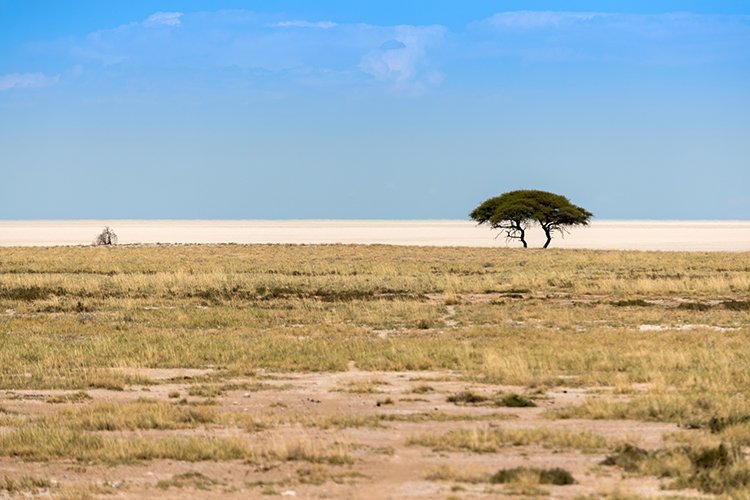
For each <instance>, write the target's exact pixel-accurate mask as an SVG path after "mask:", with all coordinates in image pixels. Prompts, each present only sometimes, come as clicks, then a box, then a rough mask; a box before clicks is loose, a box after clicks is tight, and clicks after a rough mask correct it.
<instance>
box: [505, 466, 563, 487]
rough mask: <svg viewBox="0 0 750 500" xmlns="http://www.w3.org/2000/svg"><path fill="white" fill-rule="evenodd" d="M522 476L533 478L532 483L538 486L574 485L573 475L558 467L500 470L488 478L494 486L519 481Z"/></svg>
mask: <svg viewBox="0 0 750 500" xmlns="http://www.w3.org/2000/svg"><path fill="white" fill-rule="evenodd" d="M522 476H533V481H534V482H536V483H538V484H553V485H556V486H565V485H568V484H575V479H573V475H572V474H571V473H570V472H568V471H566V470H565V469H562V468H560V467H553V468H551V469H535V468H529V467H516V468H514V469H500V470H499V471H497V472H496V473H495V474H493V475H492V477H490V482H491V483H496V484H505V483H513V482H517V481H519V479H520V478H521V477H522Z"/></svg>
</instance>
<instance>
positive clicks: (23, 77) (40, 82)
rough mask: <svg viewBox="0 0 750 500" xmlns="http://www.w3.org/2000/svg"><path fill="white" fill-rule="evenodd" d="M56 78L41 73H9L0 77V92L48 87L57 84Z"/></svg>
mask: <svg viewBox="0 0 750 500" xmlns="http://www.w3.org/2000/svg"><path fill="white" fill-rule="evenodd" d="M57 81H58V77H57V76H54V77H50V76H46V75H44V74H43V73H11V74H8V75H0V91H3V90H10V89H20V88H40V87H48V86H50V85H54V84H55V83H57Z"/></svg>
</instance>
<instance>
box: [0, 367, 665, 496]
mask: <svg viewBox="0 0 750 500" xmlns="http://www.w3.org/2000/svg"><path fill="white" fill-rule="evenodd" d="M210 373H211V371H210V370H188V369H170V370H142V371H138V372H137V374H138V375H143V376H146V377H149V378H150V379H152V380H157V381H162V382H163V383H162V384H161V385H153V386H149V387H127V388H126V389H125V390H124V391H107V390H99V389H97V390H90V391H87V394H88V396H89V398H86V399H82V398H79V399H77V400H76V399H74V398H69V399H70V401H68V399H65V398H64V397H62V396H65V395H66V394H68V393H74V391H7V392H5V393H3V394H2V396H0V404H2V407H3V408H6V410H7V411H9V412H14V413H16V414H18V415H23V416H26V417H28V418H36V417H39V416H43V415H45V414H47V415H49V414H53V413H55V412H57V411H60V410H61V409H62V408H85V407H87V405H91V404H94V403H99V404H106V403H118V404H121V403H128V402H134V401H138V400H143V399H148V400H157V401H161V402H164V403H170V404H175V405H179V404H183V405H184V404H190V402H191V401H194V402H198V401H202V400H205V399H206V398H201V397H190V398H185V399H181V398H182V397H183V396H186V395H188V394H189V393H190V391H191V388H192V387H195V386H196V385H197V384H199V383H204V381H203V380H202V379H201V377H204V376H205V375H207V374H210ZM196 377H197V379H195V380H194V378H196ZM212 383H214V384H215V385H216V386H218V387H220V388H223V390H221V391H218V392H217V394H216V395H215V396H214V397H212V398H211V403H212V404H211V405H210V407H211V408H212V411H215V412H216V414H217V415H218V417H217V418H216V420H215V421H213V422H211V423H206V424H205V425H197V426H196V427H195V428H188V429H176V430H135V431H117V432H112V431H99V432H97V433H96V435H99V436H109V437H116V438H121V439H129V438H148V439H152V440H153V439H162V438H165V437H170V436H171V437H191V436H192V437H200V438H208V439H223V438H231V439H236V438H239V439H242V440H246V441H247V442H248V443H252V444H253V445H255V446H259V447H266V448H274V447H280V446H288V444H284V443H289V442H295V443H300V442H301V443H306V444H305V446H308V447H311V449H313V448H316V447H317V448H321V449H322V448H325V447H331V446H334V447H335V446H338V447H341V449H342V450H345V453H346V455H347V456H348V457H350V460H349V461H348V462H345V463H344V462H342V463H340V464H337V463H316V462H315V460H310V459H305V458H304V457H301V458H299V459H293V460H287V461H274V460H268V461H267V463H264V461H260V463H247V462H243V461H237V460H227V461H211V462H203V461H197V462H184V461H174V460H154V461H151V462H143V463H134V464H124V465H114V466H112V465H110V466H107V465H101V464H96V463H94V464H82V463H75V462H70V461H67V460H65V461H55V460H51V461H48V462H24V461H21V460H19V459H15V458H7V457H6V458H2V459H0V469H2V470H3V474H5V475H6V476H7V477H17V478H21V477H24V476H39V477H43V478H48V479H49V480H50V481H51V484H52V486H51V487H50V488H49V490H50V491H52V492H53V493H54V492H55V491H66V489H70V488H79V489H80V488H84V489H85V488H88V489H89V490H90V491H91V492H93V493H94V494H100V493H101V494H103V492H106V493H107V494H111V493H115V494H116V495H117V496H118V498H143V497H150V498H180V497H184V495H185V494H186V492H189V494H190V496H191V497H194V498H214V497H216V496H223V497H226V498H247V497H248V496H250V497H260V496H265V495H276V496H280V495H282V494H285V495H286V496H292V494H294V495H295V496H297V497H302V498H352V497H355V496H356V497H357V498H404V497H407V498H434V497H436V496H444V495H445V496H447V495H450V494H451V492H452V490H460V491H461V494H462V495H463V496H469V497H485V496H487V497H490V496H495V495H498V494H504V493H507V491H506V489H505V488H507V487H508V486H504V485H491V484H489V483H486V484H485V483H482V484H474V483H462V482H461V481H444V480H437V479H434V478H432V479H428V477H430V473H431V471H434V470H435V469H436V468H440V467H443V468H444V467H464V468H466V467H468V468H472V467H473V468H475V469H477V470H479V469H481V470H483V471H488V472H494V471H496V470H499V469H503V468H507V469H511V468H518V467H526V468H538V469H547V468H555V467H561V468H564V469H565V470H567V471H569V472H570V473H571V474H572V475H573V477H574V478H575V480H576V483H575V484H574V485H571V486H544V488H543V490H544V491H545V492H546V493H545V494H548V495H552V496H554V497H557V498H573V497H575V496H577V495H599V494H602V492H605V491H609V490H611V489H613V488H619V489H620V490H621V491H629V492H632V493H634V494H637V495H646V496H661V495H666V494H670V492H669V491H663V490H661V489H660V486H661V483H660V481H659V480H658V479H657V478H651V479H645V480H644V479H643V478H628V477H624V476H623V475H622V474H621V473H620V472H618V470H617V469H613V468H602V467H600V466H599V465H598V464H599V463H600V462H601V461H602V459H603V458H604V457H605V456H606V453H605V451H604V450H602V451H601V452H589V453H583V452H581V451H577V450H574V449H555V448H547V447H545V446H541V445H529V446H512V445H508V446H504V447H501V448H500V449H499V450H498V451H497V452H494V453H471V452H466V451H453V452H445V451H434V450H433V449H431V448H429V447H425V446H415V445H410V444H409V439H410V438H412V437H413V436H417V435H420V434H424V433H437V434H440V433H447V432H450V431H455V430H462V429H463V430H469V431H472V432H483V431H488V432H489V431H492V430H493V429H502V430H509V431H511V430H533V429H539V428H545V429H552V430H558V431H563V432H570V433H577V432H584V431H585V432H589V433H594V434H596V435H600V436H602V437H604V438H606V439H607V440H611V441H613V442H614V441H618V440H627V441H629V442H632V443H635V444H637V445H638V446H641V447H644V448H647V449H656V448H659V447H663V446H664V444H665V436H667V435H668V434H670V433H672V432H674V431H675V430H677V427H676V426H674V425H671V424H662V423H645V422H635V421H620V420H617V421H613V420H610V421H607V420H596V421H590V420H573V419H571V420H550V419H548V418H546V416H545V413H546V412H547V411H548V410H550V409H557V408H563V407H566V406H571V405H577V404H581V403H583V402H584V401H585V399H586V398H587V397H592V395H595V397H609V396H607V395H606V393H605V394H603V391H604V389H603V388H591V389H589V390H584V389H580V388H555V390H554V391H549V392H547V393H545V394H529V391H528V390H527V389H526V388H524V387H516V386H498V385H488V384H478V383H468V382H466V381H462V380H460V377H459V374H458V373H457V372H451V371H444V372H362V371H358V370H356V367H354V366H352V367H351V369H350V371H346V372H337V373H295V374H284V373H266V372H260V373H258V374H257V376H256V377H245V378H232V379H226V380H220V381H218V382H212ZM259 384H262V385H259ZM144 389H146V390H144ZM253 389H257V390H253ZM461 391H470V392H471V393H472V394H478V395H482V398H478V401H480V402H479V403H477V404H455V403H451V402H449V401H448V400H449V397H450V396H451V395H452V394H456V393H459V392H461ZM511 393H513V394H526V395H527V396H529V397H532V398H534V401H535V403H536V404H537V406H536V407H528V408H504V407H498V406H495V405H494V404H492V401H493V399H492V398H496V397H497V396H498V395H501V394H511ZM176 394H177V395H179V397H177V396H175V395H176ZM50 396H58V400H61V401H64V402H63V403H61V404H53V403H50V402H49V401H50V399H49V398H50ZM384 401H390V402H389V403H384ZM248 422H255V423H257V426H256V427H253V426H252V425H248ZM12 429H13V428H12V427H6V428H4V432H10V431H12ZM105 490H106V491H105ZM76 491H77V490H76ZM97 492H98V493H97ZM42 493H44V492H42ZM42 493H40V494H42ZM48 493H49V492H46V493H45V494H48Z"/></svg>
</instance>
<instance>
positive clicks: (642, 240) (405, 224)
mask: <svg viewBox="0 0 750 500" xmlns="http://www.w3.org/2000/svg"><path fill="white" fill-rule="evenodd" d="M105 225H108V226H110V227H112V228H113V229H114V230H115V232H116V233H117V235H118V236H119V242H120V243H121V244H139V243H141V244H154V243H240V244H255V243H291V244H321V243H347V244H386V245H424V246H468V247H505V246H519V243H518V242H517V241H510V242H506V240H505V238H504V237H503V236H502V235H498V232H497V231H491V230H489V229H488V228H486V227H477V225H476V224H475V223H473V222H471V221H463V220H46V221H45V220H35V221H0V246H6V247H7V246H57V245H88V244H91V243H92V241H93V240H94V238H95V236H96V235H97V234H98V233H99V232H100V231H101V230H102V228H103V227H104V226H105ZM528 239H529V244H530V246H541V244H542V243H543V240H544V237H543V234H542V231H541V229H540V228H538V227H536V228H532V229H531V230H530V234H529V236H528ZM552 247H554V248H590V249H612V250H684V251H750V221H661V220H658V221H657V220H654V221H650V220H649V221H647V220H596V221H594V222H592V224H591V225H590V226H589V227H583V228H575V229H573V230H572V231H571V233H570V234H568V235H566V236H565V238H560V236H559V235H558V236H556V238H555V239H554V240H553V242H552Z"/></svg>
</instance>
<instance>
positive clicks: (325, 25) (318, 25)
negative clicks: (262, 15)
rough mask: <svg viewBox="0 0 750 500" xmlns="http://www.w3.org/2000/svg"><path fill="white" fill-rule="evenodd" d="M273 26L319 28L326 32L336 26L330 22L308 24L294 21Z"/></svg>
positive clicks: (308, 22) (307, 22)
mask: <svg viewBox="0 0 750 500" xmlns="http://www.w3.org/2000/svg"><path fill="white" fill-rule="evenodd" d="M274 26H276V27H277V28H320V29H324V30H328V29H331V28H335V27H336V26H337V24H336V23H334V22H331V21H318V22H310V21H301V20H295V21H282V22H280V23H276V24H274Z"/></svg>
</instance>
